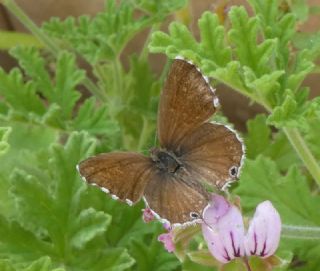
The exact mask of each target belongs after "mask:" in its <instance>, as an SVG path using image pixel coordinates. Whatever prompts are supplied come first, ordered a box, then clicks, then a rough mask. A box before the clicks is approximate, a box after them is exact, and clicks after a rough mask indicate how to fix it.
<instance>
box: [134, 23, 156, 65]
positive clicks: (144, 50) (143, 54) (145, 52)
mask: <svg viewBox="0 0 320 271" xmlns="http://www.w3.org/2000/svg"><path fill="white" fill-rule="evenodd" d="M159 28H160V24H159V23H157V24H154V25H152V27H151V29H150V30H149V34H148V36H147V38H146V40H145V42H144V44H143V47H142V49H141V52H140V56H139V59H140V60H142V59H147V57H148V45H149V43H150V39H151V36H152V34H153V32H155V31H156V30H158V29H159Z"/></svg>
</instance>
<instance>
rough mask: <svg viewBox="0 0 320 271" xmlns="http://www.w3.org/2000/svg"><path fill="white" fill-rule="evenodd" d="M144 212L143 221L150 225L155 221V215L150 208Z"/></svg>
mask: <svg viewBox="0 0 320 271" xmlns="http://www.w3.org/2000/svg"><path fill="white" fill-rule="evenodd" d="M142 211H143V213H142V219H143V221H144V222H145V223H149V222H151V221H152V220H153V219H154V214H153V213H152V211H151V209H150V208H145V209H143V210H142Z"/></svg>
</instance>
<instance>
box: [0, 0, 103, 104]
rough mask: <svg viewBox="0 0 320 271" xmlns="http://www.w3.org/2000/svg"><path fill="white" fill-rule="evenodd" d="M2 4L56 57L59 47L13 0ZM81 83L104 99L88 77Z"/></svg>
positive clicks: (5, 0) (6, 0)
mask: <svg viewBox="0 0 320 271" xmlns="http://www.w3.org/2000/svg"><path fill="white" fill-rule="evenodd" d="M2 3H3V5H4V6H5V7H6V8H7V9H8V10H9V11H10V12H11V13H12V14H13V15H14V16H15V17H16V18H17V19H18V20H19V21H20V22H21V23H22V24H23V25H24V26H25V27H26V28H27V29H28V30H29V31H30V32H31V33H32V34H33V35H34V36H35V37H36V38H37V39H38V40H39V41H40V42H41V43H43V45H44V46H45V47H46V48H48V49H49V50H50V51H51V53H52V54H53V55H54V56H55V57H57V55H58V53H59V51H60V48H59V46H58V45H57V44H56V43H55V42H54V41H53V40H52V39H51V38H49V37H48V36H47V35H46V34H45V33H43V31H42V30H41V29H40V28H39V27H38V26H37V25H36V24H35V23H34V22H33V21H32V20H31V19H30V18H29V17H28V16H27V15H26V14H25V13H24V11H23V10H22V9H21V8H20V7H19V6H18V5H17V4H16V3H15V1H14V0H3V2H2ZM82 83H83V85H84V86H85V87H86V88H87V89H88V90H89V91H91V92H92V94H93V95H95V96H96V97H97V98H99V99H100V100H101V101H106V95H105V93H104V92H102V91H101V90H100V89H99V88H98V87H97V86H96V85H95V84H94V83H93V82H92V81H91V80H90V79H89V78H88V77H86V78H85V79H84V80H83V81H82Z"/></svg>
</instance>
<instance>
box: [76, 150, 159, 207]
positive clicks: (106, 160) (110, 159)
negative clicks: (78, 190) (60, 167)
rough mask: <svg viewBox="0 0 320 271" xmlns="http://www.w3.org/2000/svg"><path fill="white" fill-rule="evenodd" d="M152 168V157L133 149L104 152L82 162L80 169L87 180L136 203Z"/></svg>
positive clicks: (120, 197)
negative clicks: (135, 151) (131, 151)
mask: <svg viewBox="0 0 320 271" xmlns="http://www.w3.org/2000/svg"><path fill="white" fill-rule="evenodd" d="M152 169H153V163H152V161H151V159H150V158H148V157H145V156H143V155H141V154H138V153H130V152H113V153H103V154H100V155H97V156H94V157H90V158H88V159H87V160H84V161H82V162H81V163H80V164H79V172H80V174H81V175H82V176H83V177H84V178H85V180H86V181H87V182H88V183H90V184H96V185H98V186H100V187H102V188H105V189H107V190H108V191H109V192H110V194H114V195H116V196H117V197H119V199H120V200H123V201H125V200H129V201H132V202H133V203H134V202H137V201H138V200H139V199H140V198H141V197H142V195H143V192H144V189H145V186H146V184H147V182H148V181H149V179H150V174H151V172H152ZM105 191H106V190H105Z"/></svg>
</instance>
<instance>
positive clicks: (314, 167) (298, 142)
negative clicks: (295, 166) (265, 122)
mask: <svg viewBox="0 0 320 271" xmlns="http://www.w3.org/2000/svg"><path fill="white" fill-rule="evenodd" d="M283 131H284V132H285V134H286V135H287V137H288V139H289V141H290V143H291V145H292V146H293V148H294V149H295V150H296V152H297V153H298V154H299V156H300V158H301V160H302V161H303V163H304V165H305V166H306V168H307V169H308V171H309V172H310V174H311V175H312V177H313V178H314V180H315V181H316V183H317V184H318V185H319V186H320V167H319V164H318V163H317V160H316V159H315V158H314V156H313V155H312V153H311V151H310V150H309V148H308V146H307V144H306V142H305V141H304V140H303V138H302V136H301V134H300V133H299V131H298V129H296V128H283Z"/></svg>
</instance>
